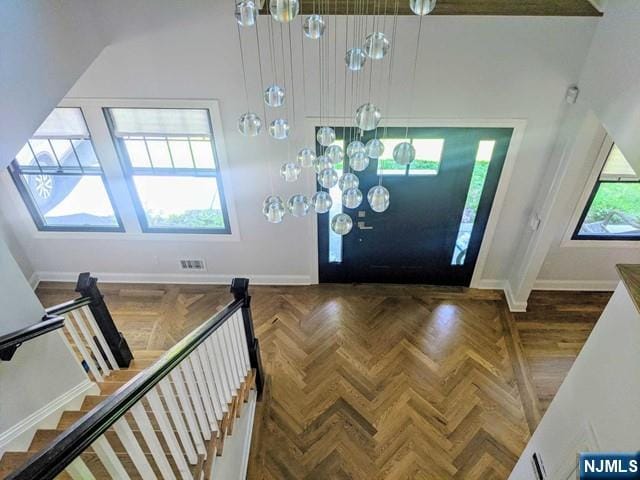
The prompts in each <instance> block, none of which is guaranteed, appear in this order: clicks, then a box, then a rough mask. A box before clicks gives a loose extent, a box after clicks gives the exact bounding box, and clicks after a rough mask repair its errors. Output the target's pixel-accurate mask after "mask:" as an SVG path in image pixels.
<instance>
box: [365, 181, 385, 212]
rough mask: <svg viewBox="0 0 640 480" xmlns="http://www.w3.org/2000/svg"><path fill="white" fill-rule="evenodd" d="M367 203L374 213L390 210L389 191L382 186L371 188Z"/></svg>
mask: <svg viewBox="0 0 640 480" xmlns="http://www.w3.org/2000/svg"><path fill="white" fill-rule="evenodd" d="M367 201H368V202H369V206H370V207H371V210H373V211H374V212H378V213H381V212H384V211H385V210H386V209H387V208H389V190H387V189H386V188H384V187H383V186H382V185H376V186H375V187H371V188H370V189H369V193H367Z"/></svg>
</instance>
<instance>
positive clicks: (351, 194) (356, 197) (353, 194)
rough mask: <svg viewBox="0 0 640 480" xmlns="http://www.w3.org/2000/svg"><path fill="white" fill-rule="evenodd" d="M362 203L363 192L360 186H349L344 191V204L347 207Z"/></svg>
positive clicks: (357, 205) (355, 206) (356, 206)
mask: <svg viewBox="0 0 640 480" xmlns="http://www.w3.org/2000/svg"><path fill="white" fill-rule="evenodd" d="M361 203H362V192H361V191H360V189H359V188H354V187H352V188H347V189H346V190H345V191H344V192H342V204H343V205H344V206H345V207H347V208H358V207H359V206H360V204H361Z"/></svg>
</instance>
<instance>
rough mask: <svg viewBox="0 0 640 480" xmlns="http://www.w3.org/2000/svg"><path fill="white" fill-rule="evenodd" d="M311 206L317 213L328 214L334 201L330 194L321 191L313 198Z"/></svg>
mask: <svg viewBox="0 0 640 480" xmlns="http://www.w3.org/2000/svg"><path fill="white" fill-rule="evenodd" d="M311 205H312V206H313V209H314V210H315V211H316V213H327V212H328V211H329V210H331V206H332V205H333V200H332V199H331V195H329V192H325V191H324V190H320V191H319V192H316V193H315V194H314V195H313V197H311Z"/></svg>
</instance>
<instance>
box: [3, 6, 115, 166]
mask: <svg viewBox="0 0 640 480" xmlns="http://www.w3.org/2000/svg"><path fill="white" fill-rule="evenodd" d="M96 3H97V2H87V1H85V0H29V1H24V0H3V1H2V2H0V23H1V28H0V45H2V55H0V167H4V166H5V165H7V164H8V163H9V162H10V161H11V160H12V159H13V157H14V155H15V154H16V153H17V152H18V151H19V150H20V148H22V146H23V145H24V142H25V140H26V139H27V138H29V136H30V135H31V134H32V133H33V132H34V131H35V130H36V129H37V128H38V126H39V125H40V124H41V123H42V121H43V120H44V119H45V118H46V117H47V115H48V114H49V113H50V112H51V110H52V109H53V108H54V107H55V106H56V105H57V103H58V102H59V101H60V99H61V98H62V97H63V96H64V95H65V93H66V92H67V91H68V90H69V88H71V86H72V85H73V84H74V82H75V81H76V80H77V79H78V77H79V76H80V74H81V73H82V72H83V71H84V70H86V68H87V67H88V66H89V64H90V63H91V62H92V61H93V59H94V58H95V57H96V56H97V55H98V53H100V50H102V48H103V47H104V46H105V45H106V43H107V42H106V36H105V34H104V33H103V30H102V28H101V25H100V23H99V18H100V16H99V15H98V10H97V9H96V8H95V6H96Z"/></svg>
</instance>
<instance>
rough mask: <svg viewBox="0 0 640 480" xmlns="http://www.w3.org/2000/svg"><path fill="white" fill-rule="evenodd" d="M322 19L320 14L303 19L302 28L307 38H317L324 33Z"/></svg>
mask: <svg viewBox="0 0 640 480" xmlns="http://www.w3.org/2000/svg"><path fill="white" fill-rule="evenodd" d="M324 28H325V24H324V19H323V18H322V16H320V15H315V14H314V15H311V16H309V17H307V18H305V19H304V24H303V26H302V30H303V31H304V34H305V35H306V36H307V38H311V39H312V40H317V39H318V38H320V37H321V36H322V34H323V33H324Z"/></svg>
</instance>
